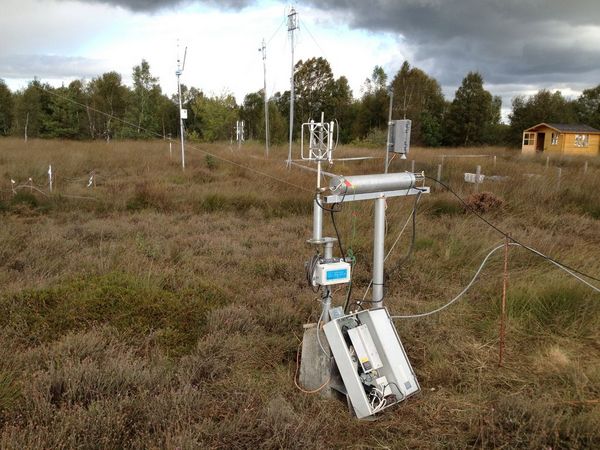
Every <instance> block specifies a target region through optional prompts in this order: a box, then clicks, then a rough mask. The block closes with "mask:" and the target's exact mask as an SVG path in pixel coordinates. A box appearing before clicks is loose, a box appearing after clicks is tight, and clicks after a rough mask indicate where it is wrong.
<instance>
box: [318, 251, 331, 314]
mask: <svg viewBox="0 0 600 450" xmlns="http://www.w3.org/2000/svg"><path fill="white" fill-rule="evenodd" d="M323 247H324V255H323V256H324V257H325V259H331V258H333V240H329V241H327V242H325V244H324V246H323ZM321 303H322V306H323V311H322V312H321V323H326V322H328V321H329V310H330V309H331V288H330V287H329V286H324V288H323V296H322V297H321Z"/></svg>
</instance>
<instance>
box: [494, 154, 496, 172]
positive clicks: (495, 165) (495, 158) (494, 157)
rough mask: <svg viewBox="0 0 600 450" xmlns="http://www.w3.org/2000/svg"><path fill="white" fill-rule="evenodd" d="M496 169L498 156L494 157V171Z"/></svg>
mask: <svg viewBox="0 0 600 450" xmlns="http://www.w3.org/2000/svg"><path fill="white" fill-rule="evenodd" d="M495 168H496V155H494V169H495Z"/></svg>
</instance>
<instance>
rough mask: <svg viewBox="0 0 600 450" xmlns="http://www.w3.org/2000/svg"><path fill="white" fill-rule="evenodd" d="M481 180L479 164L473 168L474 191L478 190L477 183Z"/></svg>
mask: <svg viewBox="0 0 600 450" xmlns="http://www.w3.org/2000/svg"><path fill="white" fill-rule="evenodd" d="M480 182H481V166H477V169H475V192H479V183H480Z"/></svg>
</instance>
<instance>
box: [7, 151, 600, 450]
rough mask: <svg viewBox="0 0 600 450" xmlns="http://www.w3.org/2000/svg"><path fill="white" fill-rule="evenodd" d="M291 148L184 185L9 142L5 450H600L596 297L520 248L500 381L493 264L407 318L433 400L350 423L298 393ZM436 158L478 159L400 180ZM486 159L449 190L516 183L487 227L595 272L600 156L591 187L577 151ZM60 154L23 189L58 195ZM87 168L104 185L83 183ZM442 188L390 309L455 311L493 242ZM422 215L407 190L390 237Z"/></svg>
mask: <svg viewBox="0 0 600 450" xmlns="http://www.w3.org/2000/svg"><path fill="white" fill-rule="evenodd" d="M203 150H204V151H209V152H211V153H214V155H215V156H207V155H206V154H205V153H203V152H202V151H203ZM471 151H472V150H471ZM285 152H286V150H285V149H284V148H276V149H274V150H273V153H274V156H272V158H271V159H270V160H269V161H264V160H263V159H262V148H261V147H260V146H258V145H252V144H248V145H246V146H245V147H243V149H242V150H241V151H239V152H238V151H237V150H235V151H232V150H230V149H229V148H228V146H226V145H222V146H218V145H212V146H200V147H197V148H196V149H192V148H188V157H189V159H188V168H187V169H186V171H185V172H182V171H181V168H180V167H179V165H178V161H177V160H173V161H170V160H169V152H168V144H167V143H166V142H162V141H157V142H137V143H136V142H112V143H111V144H108V145H107V144H105V143H77V142H63V141H30V142H29V143H28V144H27V145H25V144H24V143H23V142H21V141H17V140H0V189H1V191H0V223H1V226H0V243H1V245H0V289H1V293H0V447H2V448H76V447H77V448H200V447H204V448H211V447H213V448H248V447H261V448H346V447H358V448H367V447H368V448H371V447H382V448H466V447H484V448H499V447H504V448H550V447H551V448H593V447H598V446H600V438H599V437H598V429H600V404H598V398H599V395H600V357H599V356H598V350H599V349H600V334H599V330H600V300H599V296H598V294H596V293H594V292H593V291H591V290H590V289H588V288H587V287H585V286H583V285H581V284H579V283H577V282H576V281H574V280H573V279H572V278H568V277H567V276H566V275H564V274H563V273H562V272H557V271H556V270H555V269H554V268H553V267H552V266H550V265H548V264H547V263H546V262H544V261H543V260H541V259H539V258H537V257H535V256H533V255H531V254H529V253H526V252H525V251H523V250H519V249H511V252H510V285H509V292H508V305H509V321H508V329H507V348H506V353H505V364H504V367H501V368H499V367H498V366H497V360H498V350H497V343H498V328H499V326H498V319H499V311H500V307H499V304H500V293H501V283H502V274H501V270H502V261H501V257H500V256H497V257H495V258H493V259H492V261H491V262H490V264H489V266H487V268H486V269H485V270H484V272H483V273H482V276H481V279H480V281H479V282H478V283H477V284H476V285H475V287H474V289H473V290H472V291H470V293H469V294H467V296H466V297H465V298H464V300H462V301H461V302H460V303H458V304H457V305H455V306H453V307H452V308H450V309H449V310H446V311H445V312H443V313H440V314H438V315H436V316H433V317H430V318H426V319H420V320H413V321H399V322H397V328H398V332H399V334H400V336H401V338H402V340H403V343H404V344H405V347H406V350H407V352H408V355H409V357H410V359H411V362H412V364H413V366H414V368H415V370H416V372H417V376H418V379H419V381H420V383H421V386H422V388H423V391H422V392H421V393H420V394H419V395H418V396H416V397H414V398H412V399H410V400H408V401H407V402H405V403H403V404H401V405H399V406H398V407H394V408H391V409H389V410H388V411H387V412H385V413H384V414H382V415H381V416H380V417H379V419H378V420H377V421H376V422H359V421H357V420H354V419H352V418H351V416H350V415H349V414H348V411H347V410H346V408H345V406H344V405H343V404H342V403H339V402H337V401H334V400H328V399H323V398H321V397H319V396H318V395H317V396H307V395H305V394H303V393H301V392H299V391H297V390H296V388H295V387H294V383H293V381H292V376H293V373H294V371H295V357H296V349H297V346H298V342H299V339H300V336H301V333H302V324H303V323H305V322H306V321H309V320H314V319H315V318H316V317H317V315H318V312H319V305H318V303H317V302H316V301H315V298H314V295H313V294H312V293H311V291H310V289H307V288H306V286H305V282H304V280H303V263H304V260H305V259H306V258H307V257H308V256H309V255H310V252H311V250H310V249H309V248H308V247H307V245H306V244H305V239H306V238H308V237H309V234H310V230H311V217H310V214H311V198H312V194H311V192H310V191H311V190H312V188H313V186H314V174H312V173H310V172H302V171H300V170H296V169H294V170H291V171H288V170H286V169H285V167H284V165H283V163H282V160H283V158H284V156H283V155H284V154H285ZM340 152H343V153H344V155H364V154H365V153H369V154H373V155H379V156H381V154H380V152H379V151H376V150H368V151H367V150H363V149H353V148H343V149H341V150H340ZM442 152H443V153H445V154H452V155H455V154H460V153H465V152H466V150H461V149H456V150H446V149H443V150H437V151H433V150H428V149H417V150H415V151H414V152H413V153H412V154H411V155H410V156H409V160H408V161H400V160H394V161H393V163H392V167H393V169H395V170H407V169H409V168H410V160H411V159H412V158H415V159H416V170H425V171H426V173H427V174H428V175H430V176H435V173H436V170H437V165H438V164H439V163H440V157H439V155H440V153H442ZM476 152H477V154H492V153H493V154H496V155H498V159H497V164H496V167H494V166H493V164H492V159H491V158H483V159H481V160H477V162H475V161H474V160H473V159H472V158H467V159H458V158H445V163H444V171H443V181H444V182H448V183H450V184H451V185H452V186H453V187H455V188H456V189H457V190H458V191H459V192H460V193H461V195H462V196H463V197H467V196H468V195H469V194H471V193H472V191H473V186H472V185H465V184H463V183H462V181H461V180H462V176H463V175H462V174H463V172H473V171H474V170H473V169H474V166H475V165H476V164H481V165H482V166H483V173H484V174H486V175H500V176H510V177H511V178H510V180H508V181H506V180H505V181H495V182H487V181H486V184H485V185H484V187H483V189H485V190H486V191H490V192H493V195H494V196H496V197H498V198H502V199H503V200H504V205H503V206H502V208H500V209H498V208H495V209H493V210H491V211H489V212H487V211H484V210H481V212H482V213H483V214H485V215H486V218H488V219H489V220H491V221H493V222H494V223H496V224H498V225H499V226H500V227H502V228H503V229H505V230H507V231H510V232H511V233H512V235H513V236H515V237H517V238H520V239H522V240H523V241H525V242H527V243H529V244H530V245H532V246H533V247H535V248H537V249H538V250H540V251H542V252H545V253H547V254H550V255H553V256H555V257H557V258H558V259H560V260H563V261H564V262H566V263H568V264H571V265H573V266H576V267H578V268H580V269H581V270H583V271H585V272H588V273H592V274H596V275H598V274H600V258H599V256H600V254H599V250H598V249H599V248H600V221H599V220H600V203H599V201H598V199H597V192H598V190H599V189H600V178H599V175H600V160H598V159H595V160H591V161H590V166H589V170H588V173H587V174H586V175H585V176H584V175H583V162H582V161H581V160H577V159H572V160H561V161H554V162H553V164H552V166H551V167H550V168H548V169H546V168H545V166H544V161H540V160H535V159H532V160H529V159H523V158H522V157H521V156H520V155H518V154H513V153H511V152H508V151H505V150H502V149H497V148H491V149H477V150H476ZM220 158H226V159H228V160H232V161H234V162H237V163H241V164H245V165H249V166H251V167H252V168H254V169H256V170H259V171H265V172H268V173H269V174H271V175H274V176H276V177H278V178H282V179H285V180H286V181H287V182H289V183H291V184H292V185H297V186H299V187H293V186H291V185H286V184H282V183H279V182H277V181H275V180H273V179H270V178H267V177H264V176H261V175H260V174H258V173H256V172H252V171H248V170H245V169H243V168H240V167H239V166H235V165H233V164H230V163H228V162H225V161H223V160H222V159H220ZM50 163H51V164H52V165H53V170H54V171H55V173H56V175H57V178H56V182H55V192H54V193H53V195H51V196H49V197H46V196H45V195H42V194H40V193H38V192H37V191H35V190H33V189H32V192H29V190H28V189H22V190H20V191H19V194H18V195H16V196H13V194H12V192H11V187H10V179H11V178H12V179H15V180H16V181H18V182H25V181H27V179H28V177H32V179H33V181H34V183H37V185H39V186H37V187H38V188H39V189H40V190H43V191H46V190H47V188H45V187H44V186H43V185H44V183H45V180H46V178H45V177H46V175H45V173H46V170H47V167H48V164H50ZM381 165H382V162H381V160H374V161H366V162H359V163H356V162H355V163H348V164H345V165H344V164H336V166H334V167H333V168H331V169H330V170H332V171H335V172H337V173H351V172H354V173H360V172H376V171H380V169H381ZM556 165H560V166H561V167H562V168H563V171H562V175H563V179H562V180H561V184H560V186H558V180H557V179H556V168H555V166H556ZM93 170H95V171H96V174H97V177H96V180H97V183H96V187H94V188H87V187H86V184H87V180H88V177H89V174H90V172H91V171H93ZM525 174H537V175H541V176H540V177H532V176H525ZM432 183H433V182H428V184H430V185H432V186H433V188H434V189H433V192H432V194H431V195H428V196H424V198H423V199H422V201H421V204H420V206H419V214H418V229H417V237H416V243H415V252H414V255H413V257H412V259H411V261H410V262H409V263H408V264H404V265H402V266H399V265H398V264H394V263H395V262H397V261H398V260H400V259H401V258H402V256H403V251H402V249H401V247H403V246H404V247H405V248H406V246H407V245H408V242H409V233H408V232H406V233H405V236H404V237H403V239H402V241H401V244H400V245H401V247H400V249H399V250H397V251H396V252H395V253H394V254H393V255H392V256H391V257H390V259H389V260H388V263H387V273H386V276H387V284H388V290H387V299H386V302H387V306H388V307H389V308H390V310H391V311H392V312H393V313H399V314H400V313H411V312H422V311H427V310H430V309H433V308H434V307H436V306H439V305H441V304H442V303H445V302H446V301H447V300H449V299H450V297H451V296H453V294H455V293H457V292H459V291H460V290H461V289H462V287H463V286H464V285H465V283H466V282H467V281H468V280H469V279H470V278H471V276H472V274H473V273H474V271H475V269H476V268H477V266H478V265H479V263H480V261H481V259H482V258H483V256H484V255H485V254H486V253H487V251H488V250H489V248H491V247H492V246H493V245H495V244H496V243H497V242H498V241H500V239H501V236H499V235H498V234H497V233H496V232H495V231H493V230H491V229H490V228H489V227H488V226H487V225H485V224H484V223H482V222H481V221H480V220H479V219H477V218H476V217H474V216H473V215H470V214H464V211H463V207H462V205H461V204H460V203H459V202H458V201H457V200H456V199H455V198H454V197H452V196H451V195H449V194H447V193H445V192H444V191H443V189H441V188H439V187H436V186H435V185H433V184H432ZM301 188H307V189H308V191H304V190H302V189H301ZM484 203H485V204H486V205H487V203H488V202H484ZM371 208H372V206H371V205H369V204H368V203H365V204H350V203H349V204H346V205H345V206H344V209H343V211H342V212H341V213H340V214H339V216H338V217H339V219H338V225H339V227H340V232H341V234H342V236H343V237H344V245H345V246H346V247H347V248H352V250H353V252H354V254H355V255H356V257H357V265H356V272H355V281H356V283H355V295H356V297H359V296H361V295H362V292H363V289H364V288H366V286H367V284H368V281H369V274H370V268H371V267H370V266H371V236H372V217H371V215H372V210H371ZM411 208H412V202H410V201H406V199H393V200H390V201H389V202H388V210H387V214H388V238H389V244H388V246H389V245H390V244H391V242H393V240H394V239H395V237H396V235H397V233H398V231H399V230H400V228H401V227H402V225H403V224H404V222H405V220H406V217H407V215H408V214H409V212H410V210H411ZM327 226H328V227H330V226H331V224H330V223H328V224H327ZM327 233H328V234H329V235H331V234H332V233H333V230H332V229H331V228H329V229H328V230H327ZM336 299H337V303H339V302H341V299H342V296H341V293H338V294H337V296H336Z"/></svg>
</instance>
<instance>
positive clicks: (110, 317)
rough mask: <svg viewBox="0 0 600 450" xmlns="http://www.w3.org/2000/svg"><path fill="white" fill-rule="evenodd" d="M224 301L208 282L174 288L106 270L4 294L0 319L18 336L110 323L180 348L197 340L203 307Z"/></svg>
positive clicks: (37, 337)
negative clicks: (103, 272)
mask: <svg viewBox="0 0 600 450" xmlns="http://www.w3.org/2000/svg"><path fill="white" fill-rule="evenodd" d="M226 302H227V299H226V298H225V295H224V294H223V293H222V291H220V290H219V289H218V288H217V287H215V286H212V285H210V284H208V283H202V282H200V283H198V284H197V285H196V286H195V288H194V289H193V290H187V291H182V292H177V293H173V292H170V291H166V290H164V289H162V288H160V287H156V286H148V285H147V284H146V283H144V282H142V281H141V280H139V279H136V278H134V277H132V276H129V275H126V274H122V273H110V274H107V275H103V276H96V277H90V278H86V279H83V278H78V279H74V280H71V281H66V282H63V283H61V284H59V285H57V286H54V287H51V288H48V289H39V290H27V291H22V292H20V293H18V294H14V295H9V296H4V297H2V298H0V325H2V326H11V328H13V329H15V330H18V336H17V338H18V339H20V340H22V341H25V342H30V343H39V342H44V341H50V340H55V339H57V338H59V337H60V336H62V335H63V334H65V333H67V332H69V331H72V330H79V329H85V328H88V327H90V326H92V325H95V324H110V325H112V326H114V327H115V328H117V329H118V330H121V331H122V332H123V333H125V334H126V335H129V336H132V337H141V336H145V335H147V334H149V333H151V332H154V333H157V334H158V336H159V338H160V341H161V343H162V344H163V346H164V347H165V348H166V349H168V350H169V351H171V352H173V353H181V352H185V351H187V350H189V349H190V348H191V347H192V346H193V344H194V343H195V342H196V340H197V338H198V336H199V335H200V333H201V330H202V328H203V326H204V319H205V316H206V313H207V312H208V311H209V310H210V309H212V308H214V307H216V306H220V305H222V304H224V303H226Z"/></svg>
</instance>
